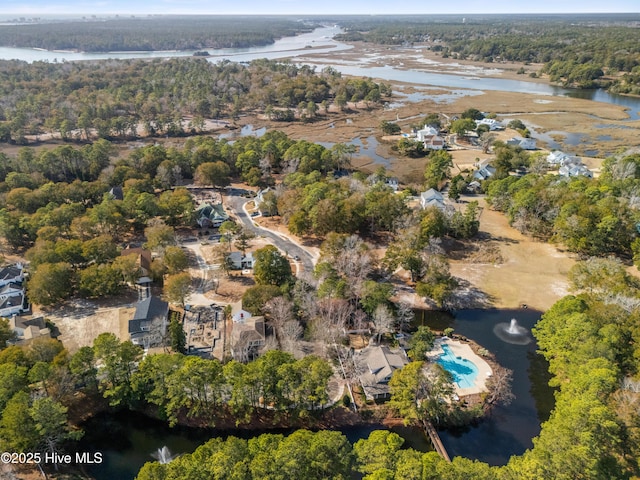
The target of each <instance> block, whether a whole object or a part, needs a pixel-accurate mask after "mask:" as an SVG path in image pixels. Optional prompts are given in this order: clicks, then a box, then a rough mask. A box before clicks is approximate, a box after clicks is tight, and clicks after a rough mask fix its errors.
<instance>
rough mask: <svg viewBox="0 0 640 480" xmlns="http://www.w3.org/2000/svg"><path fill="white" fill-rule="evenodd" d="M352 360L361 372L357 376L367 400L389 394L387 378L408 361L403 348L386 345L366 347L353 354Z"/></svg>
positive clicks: (386, 396) (389, 378)
mask: <svg viewBox="0 0 640 480" xmlns="http://www.w3.org/2000/svg"><path fill="white" fill-rule="evenodd" d="M354 362H355V363H356V366H357V367H358V369H359V370H360V371H362V372H363V373H362V374H361V375H360V376H359V380H360V384H361V385H362V389H363V390H364V394H365V397H366V398H367V399H369V400H376V399H384V398H388V397H389V396H390V392H389V380H391V376H392V375H393V372H395V371H396V370H398V369H401V368H402V367H404V366H405V365H406V364H408V363H409V359H408V358H407V354H406V353H405V351H404V350H402V349H398V350H391V349H390V348H389V347H387V346H377V347H366V348H364V349H362V350H361V351H360V352H358V353H356V354H355V355H354Z"/></svg>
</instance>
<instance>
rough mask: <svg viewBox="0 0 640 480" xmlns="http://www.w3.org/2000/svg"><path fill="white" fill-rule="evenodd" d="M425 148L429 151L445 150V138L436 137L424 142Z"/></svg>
mask: <svg viewBox="0 0 640 480" xmlns="http://www.w3.org/2000/svg"><path fill="white" fill-rule="evenodd" d="M423 145H424V148H425V149H427V150H443V149H444V138H442V137H441V136H439V135H434V136H433V137H431V138H429V139H427V140H425V141H424V142H423Z"/></svg>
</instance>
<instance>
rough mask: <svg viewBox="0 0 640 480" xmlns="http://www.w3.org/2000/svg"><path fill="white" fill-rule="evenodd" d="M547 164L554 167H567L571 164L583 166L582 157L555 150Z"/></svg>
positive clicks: (548, 157)
mask: <svg viewBox="0 0 640 480" xmlns="http://www.w3.org/2000/svg"><path fill="white" fill-rule="evenodd" d="M547 163H548V164H549V165H554V166H558V165H559V166H565V165H569V164H572V165H582V160H580V157H576V156H575V155H569V154H568V153H564V152H562V151H560V150H554V151H553V152H551V153H550V154H549V155H547Z"/></svg>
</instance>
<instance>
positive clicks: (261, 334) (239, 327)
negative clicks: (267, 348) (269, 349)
mask: <svg viewBox="0 0 640 480" xmlns="http://www.w3.org/2000/svg"><path fill="white" fill-rule="evenodd" d="M265 341H266V333H265V325H264V317H249V318H247V319H245V320H244V321H242V322H235V321H234V323H233V326H232V330H231V355H232V356H233V358H234V359H235V360H237V361H239V362H248V361H250V360H253V359H255V358H256V357H257V356H258V352H259V350H260V348H261V347H262V346H263V345H264V344H265Z"/></svg>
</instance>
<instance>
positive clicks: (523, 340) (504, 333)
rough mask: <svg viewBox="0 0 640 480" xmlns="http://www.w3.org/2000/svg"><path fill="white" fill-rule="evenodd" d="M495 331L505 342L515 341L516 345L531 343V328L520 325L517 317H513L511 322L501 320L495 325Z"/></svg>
mask: <svg viewBox="0 0 640 480" xmlns="http://www.w3.org/2000/svg"><path fill="white" fill-rule="evenodd" d="M493 333H495V334H496V336H497V337H498V338H499V339H500V340H502V341H503V342H507V343H513V344H514V345H527V344H529V343H531V337H530V336H529V330H527V329H526V328H524V327H522V326H520V325H518V321H517V320H516V319H515V318H512V319H511V322H509V323H506V322H501V323H498V324H496V326H495V327H493Z"/></svg>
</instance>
